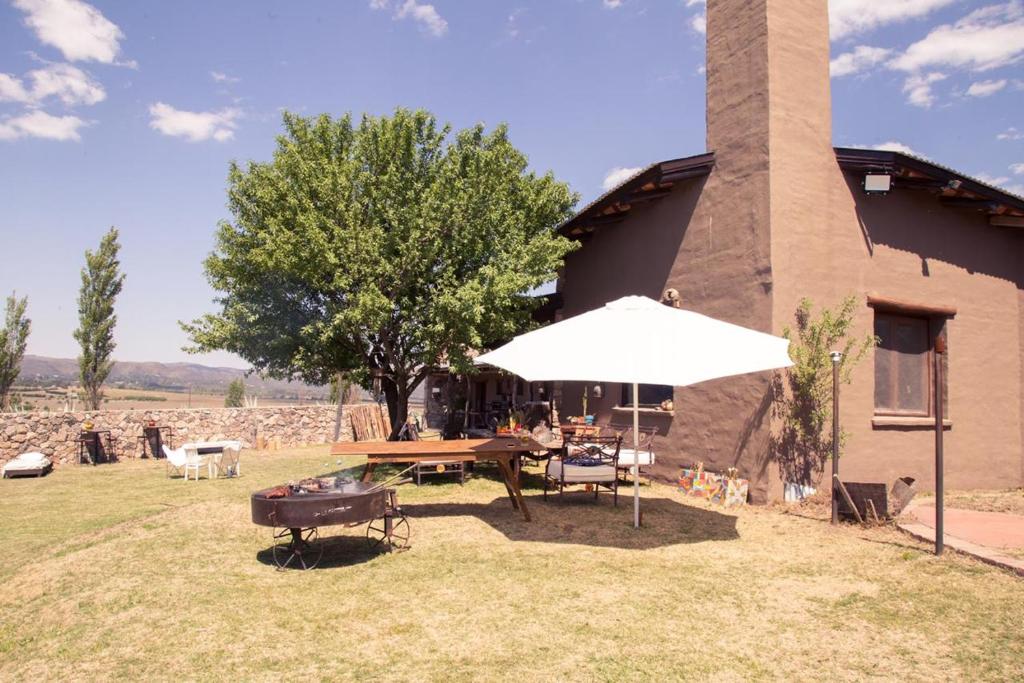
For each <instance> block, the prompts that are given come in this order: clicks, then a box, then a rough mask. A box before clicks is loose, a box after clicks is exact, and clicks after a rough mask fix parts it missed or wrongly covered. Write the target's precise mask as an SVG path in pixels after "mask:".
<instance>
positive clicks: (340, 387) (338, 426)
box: [334, 372, 348, 441]
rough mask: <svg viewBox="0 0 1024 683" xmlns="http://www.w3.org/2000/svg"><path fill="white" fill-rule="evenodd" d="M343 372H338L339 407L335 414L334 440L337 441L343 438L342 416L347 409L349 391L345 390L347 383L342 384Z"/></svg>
mask: <svg viewBox="0 0 1024 683" xmlns="http://www.w3.org/2000/svg"><path fill="white" fill-rule="evenodd" d="M343 381H344V380H343V379H342V374H341V373H340V372H339V373H338V379H337V382H338V409H337V411H336V412H335V414H334V440H335V441H337V440H338V439H340V438H341V418H342V412H343V411H344V410H345V407H344V406H345V398H346V396H345V395H346V394H347V393H348V391H346V390H345V385H344V384H342V382H343Z"/></svg>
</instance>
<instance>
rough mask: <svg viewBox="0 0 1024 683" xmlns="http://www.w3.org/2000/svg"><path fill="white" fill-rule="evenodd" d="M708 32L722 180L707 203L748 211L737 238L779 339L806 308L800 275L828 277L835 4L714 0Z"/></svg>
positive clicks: (710, 138) (712, 136) (711, 104)
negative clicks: (797, 309) (745, 247)
mask: <svg viewBox="0 0 1024 683" xmlns="http://www.w3.org/2000/svg"><path fill="white" fill-rule="evenodd" d="M707 31H708V32H707V36H708V37H707V60H708V62H707V126H708V133H707V143H708V149H709V150H711V151H714V153H715V175H717V176H718V177H717V179H716V182H712V183H709V186H708V192H709V194H710V195H711V196H710V197H709V198H708V199H709V200H710V205H711V206H713V207H714V206H718V207H721V208H724V207H726V206H729V205H730V204H731V205H732V206H737V205H742V206H744V207H746V216H745V217H744V218H743V219H741V220H746V225H745V226H742V228H743V229H741V230H740V231H739V233H738V234H739V235H743V236H745V237H747V238H749V239H750V240H751V245H750V246H751V258H753V259H755V260H756V261H757V262H758V265H757V266H756V267H755V269H756V272H758V273H759V274H760V275H761V285H762V287H763V288H764V289H765V290H766V291H770V292H771V298H772V304H771V307H772V309H773V310H772V315H771V318H772V320H771V322H769V323H768V325H767V326H764V325H762V327H764V328H765V329H766V330H767V329H768V328H769V327H770V328H772V329H773V330H774V331H776V332H778V331H779V330H780V329H781V328H782V326H784V325H786V324H789V323H791V322H792V315H793V308H794V306H795V302H796V301H798V300H799V294H798V292H797V288H798V287H799V282H798V281H797V280H796V278H795V275H794V274H795V273H798V272H802V273H804V274H805V275H806V274H807V273H808V269H807V268H808V267H810V269H811V271H819V272H822V271H825V272H827V267H826V266H827V263H828V262H829V260H830V258H831V254H830V246H829V240H828V238H827V235H828V228H829V226H828V224H829V215H830V211H831V197H832V196H833V193H834V192H835V190H836V188H837V187H840V186H841V185H842V182H843V181H842V174H841V172H840V170H839V167H838V165H837V163H836V159H835V152H834V150H833V148H832V107H831V98H832V93H831V83H830V79H829V28H828V2H827V1H826V0H708V3H707ZM723 218H724V217H723V216H722V210H718V211H716V212H715V217H714V220H715V221H716V222H717V223H719V224H721V222H722V220H723ZM726 220H733V219H726ZM735 227H737V228H739V227H741V226H735ZM809 249H810V250H811V251H813V252H814V257H813V261H814V262H813V263H809V262H808V261H809V260H811V259H810V258H809V256H808V250H809Z"/></svg>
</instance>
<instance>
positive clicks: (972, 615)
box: [0, 449, 1024, 681]
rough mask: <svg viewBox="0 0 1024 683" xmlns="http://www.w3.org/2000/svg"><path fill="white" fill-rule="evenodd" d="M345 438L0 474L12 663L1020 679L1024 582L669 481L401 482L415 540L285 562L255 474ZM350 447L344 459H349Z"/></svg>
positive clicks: (349, 537) (541, 674)
mask: <svg viewBox="0 0 1024 683" xmlns="http://www.w3.org/2000/svg"><path fill="white" fill-rule="evenodd" d="M325 452H326V451H325V450H324V449H304V450H296V451H291V452H287V453H281V452H279V453H277V454H274V455H254V454H246V455H245V456H243V458H244V465H243V467H244V472H245V476H244V477H242V478H240V479H236V480H219V481H213V482H208V481H205V480H204V481H201V482H199V483H198V484H196V483H194V482H188V483H184V482H182V481H180V480H170V479H167V478H165V477H164V476H163V469H162V466H161V464H159V463H153V462H131V463H124V464H120V465H115V466H108V467H99V468H86V467H81V468H66V469H63V470H60V471H58V472H56V473H55V474H54V475H52V476H51V477H48V478H46V479H42V480H13V481H3V482H0V519H2V520H3V522H2V523H0V542H2V544H3V547H4V548H5V549H6V552H5V553H4V554H2V555H0V579H2V581H3V583H2V584H0V679H7V680H10V679H22V680H25V679H30V678H36V677H39V678H48V679H53V678H61V679H97V678H103V679H106V678H114V679H118V678H123V679H136V680H137V679H155V680H167V679H176V678H187V679H223V678H233V679H240V678H241V679H255V680H269V679H277V678H281V677H285V678H298V677H305V676H308V677H312V678H317V679H349V680H351V679H356V680H358V679H370V678H380V677H385V676H386V677H388V678H390V679H392V680H439V679H444V680H447V681H462V680H467V681H468V680H514V679H518V680H533V679H580V680H616V681H617V680H649V679H652V678H658V679H708V678H714V679H715V680H725V681H728V680H751V679H754V680H758V679H761V680H775V679H782V678H787V679H798V680H804V679H825V678H827V679H832V680H851V681H852V680H865V679H872V678H874V679H891V678H896V677H900V678H903V679H909V680H924V679H951V678H968V677H970V678H982V679H991V680H998V679H1009V678H1013V677H1014V676H1016V674H1018V673H1019V672H1020V671H1021V670H1022V668H1024V641H1022V639H1021V638H1020V637H1019V624H1020V622H1021V621H1022V619H1024V581H1020V580H1018V579H1015V578H1013V577H1011V576H1009V575H1008V574H1005V573H1003V572H1000V571H998V570H996V569H992V568H989V567H987V566H984V565H981V564H979V563H976V562H973V561H971V560H969V559H966V558H962V557H958V556H949V557H946V558H943V559H941V560H938V559H935V558H933V557H932V556H930V555H929V553H928V549H927V547H925V546H923V545H920V544H918V543H916V542H914V541H912V540H910V539H909V538H907V537H906V536H903V535H900V534H899V533H897V532H895V531H892V530H889V529H878V530H871V531H867V530H863V529H859V528H853V527H844V528H841V529H832V528H830V527H829V525H828V524H826V523H823V522H822V521H820V520H816V519H808V518H805V517H799V516H796V515H786V514H780V513H779V512H777V511H773V510H769V509H746V510H741V511H738V512H723V511H721V510H718V509H713V508H706V507H704V506H702V505H700V504H691V503H688V502H687V501H686V500H685V499H683V498H682V497H681V496H680V495H679V494H678V493H677V492H676V491H675V490H674V489H672V488H669V487H664V486H655V487H653V488H647V487H644V491H643V493H644V496H645V510H646V513H645V520H646V523H647V525H646V527H645V528H644V529H642V530H640V531H634V530H633V529H632V528H631V524H630V521H631V511H630V506H629V504H628V497H626V498H625V500H623V504H622V505H621V507H620V508H618V509H616V508H613V507H612V506H611V502H610V498H609V497H606V496H604V495H602V498H601V500H600V502H599V503H597V504H594V503H593V501H592V499H590V498H589V497H588V496H586V495H585V494H583V493H576V494H567V499H566V500H565V501H563V502H559V501H557V500H554V501H551V502H548V503H544V502H543V501H542V500H541V498H540V492H539V489H537V484H538V479H537V478H536V477H535V476H531V477H528V478H527V482H526V483H527V487H528V489H527V494H528V496H529V504H530V506H531V511H532V512H533V514H534V518H535V521H534V522H533V523H532V524H529V523H526V522H524V521H523V520H522V518H521V517H519V516H518V515H517V514H515V513H514V512H513V511H512V509H511V506H510V505H509V503H508V500H507V498H505V495H504V489H503V487H502V485H501V484H500V483H499V482H498V481H497V480H496V479H491V478H487V477H486V476H485V475H486V473H485V472H481V474H480V476H477V477H474V478H473V479H472V480H471V481H470V482H468V483H467V485H466V486H465V487H459V486H458V485H456V484H449V483H444V484H442V483H433V484H430V485H425V486H423V487H421V488H416V487H413V486H405V487H403V488H402V489H401V490H400V492H399V498H400V502H401V503H402V505H403V506H404V507H405V508H406V510H407V513H408V514H409V515H410V517H411V523H412V531H413V537H412V542H413V546H412V548H411V549H410V550H409V551H407V552H403V553H396V554H391V555H386V554H385V555H379V554H374V553H371V552H368V551H367V550H366V548H365V545H364V543H363V540H362V537H363V533H364V530H365V529H364V527H357V528H353V529H340V528H337V527H330V528H327V529H323V530H322V531H323V532H324V533H325V535H329V536H331V537H332V539H333V540H332V543H331V546H330V548H329V549H328V553H327V554H326V555H325V565H326V567H325V568H323V569H318V570H314V571H311V572H284V573H281V572H277V571H275V570H274V568H273V566H272V565H270V564H268V558H267V556H266V549H267V548H268V547H269V544H270V541H269V537H270V532H269V530H268V529H265V528H263V527H256V526H254V525H253V524H252V523H251V522H250V520H249V501H248V495H249V493H250V492H251V491H253V490H255V489H257V488H261V487H264V486H267V485H270V484H274V483H279V482H282V481H287V480H289V479H298V478H301V477H304V476H308V475H311V474H316V473H320V472H323V471H325V464H326V462H327V460H328V458H327V456H326V455H325ZM327 469H331V468H330V467H328V468H327Z"/></svg>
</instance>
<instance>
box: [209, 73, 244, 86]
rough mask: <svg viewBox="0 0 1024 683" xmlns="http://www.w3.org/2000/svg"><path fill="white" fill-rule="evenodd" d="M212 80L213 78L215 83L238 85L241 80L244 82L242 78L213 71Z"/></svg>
mask: <svg viewBox="0 0 1024 683" xmlns="http://www.w3.org/2000/svg"><path fill="white" fill-rule="evenodd" d="M210 78H212V79H213V80H214V82H215V83H238V82H239V81H240V80H242V79H241V78H235V77H234V76H229V75H227V74H226V73H224V72H223V71H211V72H210Z"/></svg>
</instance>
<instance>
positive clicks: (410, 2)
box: [370, 0, 448, 38]
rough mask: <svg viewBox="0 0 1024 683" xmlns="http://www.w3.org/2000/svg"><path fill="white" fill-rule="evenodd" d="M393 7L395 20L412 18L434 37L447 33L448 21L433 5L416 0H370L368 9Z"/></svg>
mask: <svg viewBox="0 0 1024 683" xmlns="http://www.w3.org/2000/svg"><path fill="white" fill-rule="evenodd" d="M392 7H394V10H395V11H394V14H393V15H392V18H393V19H394V20H395V21H399V20H401V19H412V20H413V21H415V22H416V23H418V24H419V25H420V28H421V29H423V30H424V31H426V32H427V33H429V34H431V35H432V36H434V37H435V38H440V37H441V36H443V35H444V34H446V33H448V22H447V21H445V20H444V17H442V16H441V15H440V14H439V13H438V11H437V8H435V7H434V6H433V5H429V4H426V3H422V4H421V3H420V2H417V0H396V2H394V3H392V2H391V1H390V0H370V9H375V10H386V9H390V8H392Z"/></svg>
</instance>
